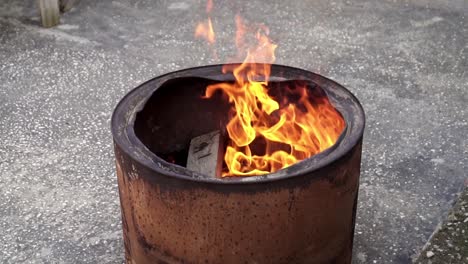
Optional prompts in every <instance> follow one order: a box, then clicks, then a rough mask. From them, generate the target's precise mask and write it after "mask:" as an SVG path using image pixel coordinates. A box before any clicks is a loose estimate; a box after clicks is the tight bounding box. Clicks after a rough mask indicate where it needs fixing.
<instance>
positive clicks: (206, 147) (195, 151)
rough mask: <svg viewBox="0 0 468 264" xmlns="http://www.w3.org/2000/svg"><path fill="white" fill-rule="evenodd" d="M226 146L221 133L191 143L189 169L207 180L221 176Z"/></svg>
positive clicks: (199, 138) (213, 133)
mask: <svg viewBox="0 0 468 264" xmlns="http://www.w3.org/2000/svg"><path fill="white" fill-rule="evenodd" d="M223 147H224V145H223V140H222V136H221V133H220V131H213V132H210V133H207V134H204V135H201V136H198V137H195V138H193V139H192V140H191V141H190V148H189V154H188V158H187V169H189V170H192V171H196V172H199V173H201V174H203V175H205V176H206V177H207V178H216V177H220V176H221V170H222V165H223V154H224V148H223Z"/></svg>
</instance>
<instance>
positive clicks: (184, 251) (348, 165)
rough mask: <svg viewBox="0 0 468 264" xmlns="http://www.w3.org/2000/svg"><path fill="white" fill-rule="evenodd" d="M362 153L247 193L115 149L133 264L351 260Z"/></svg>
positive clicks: (128, 252) (354, 151) (129, 259)
mask: <svg viewBox="0 0 468 264" xmlns="http://www.w3.org/2000/svg"><path fill="white" fill-rule="evenodd" d="M360 153H361V149H360V144H359V145H357V146H356V147H355V148H353V149H352V151H351V153H349V155H346V156H344V157H343V158H342V159H340V160H338V161H336V162H335V163H333V164H331V165H329V166H327V167H324V168H323V169H321V170H319V171H315V172H312V173H311V174H309V175H304V176H298V177H295V178H289V179H285V180H281V181H274V182H270V183H267V184H265V183H261V182H258V183H252V184H251V185H254V186H249V187H253V188H255V189H256V190H257V191H256V192H251V193H246V192H244V191H243V190H242V188H244V187H246V186H243V185H239V186H238V185H221V186H219V185H215V184H207V183H201V182H196V181H186V180H181V179H175V178H171V177H168V176H165V175H160V174H157V173H154V172H151V171H148V170H147V169H145V168H144V167H142V166H141V165H139V164H138V163H136V162H134V161H133V160H132V158H131V157H128V156H127V155H126V154H124V153H122V152H121V151H120V150H119V148H118V147H116V156H117V172H118V173H117V174H118V179H119V189H120V198H121V205H122V219H123V223H124V224H123V225H124V236H125V246H126V256H127V263H155V262H156V263H157V261H156V260H160V261H162V262H161V263H243V262H245V263H350V261H351V251H352V241H353V229H354V216H355V209H356V208H355V207H354V204H355V200H356V198H357V193H358V180H359V164H360ZM310 176H314V177H310ZM187 187H189V188H187Z"/></svg>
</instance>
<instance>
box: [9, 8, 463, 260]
mask: <svg viewBox="0 0 468 264" xmlns="http://www.w3.org/2000/svg"><path fill="white" fill-rule="evenodd" d="M203 2H204V1H199V0H196V1H195V0H177V1H169V0H159V1H150V0H128V1H124V0H117V1H93V0H81V1H79V3H78V4H77V5H76V6H75V7H74V8H73V9H72V10H71V11H70V12H68V13H66V14H64V15H63V16H62V17H61V25H60V26H58V27H56V28H52V29H44V28H41V27H40V26H39V21H40V19H39V17H38V14H37V8H36V6H34V5H33V3H34V1H21V0H3V1H1V2H0V142H1V144H0V173H1V174H0V262H1V263H121V262H122V261H123V245H122V239H121V226H120V209H119V201H118V192H117V181H116V176H115V172H114V162H113V152H112V137H111V134H110V129H109V120H110V116H111V113H112V110H113V108H114V106H115V105H116V103H117V102H118V101H119V99H120V98H121V97H122V96H123V95H124V94H125V93H126V92H128V91H129V90H130V89H132V88H134V87H135V86H137V85H138V84H140V83H141V82H143V81H145V80H148V79H150V78H151V77H154V76H156V75H160V74H162V73H165V72H169V71H173V70H176V69H182V68H186V67H191V66H198V65H205V64H210V63H217V62H223V61H224V58H226V57H229V56H228V55H229V54H230V52H232V50H233V48H232V30H233V16H234V14H233V13H235V12H236V11H239V12H240V13H241V14H243V16H244V17H245V18H247V19H249V20H250V21H254V22H263V23H265V24H266V25H268V26H269V28H270V31H271V37H272V38H273V39H274V40H275V41H276V42H277V43H278V45H279V47H278V52H277V58H278V61H277V62H278V63H280V64H286V65H292V66H296V67H301V68H305V69H308V70H312V71H315V72H318V73H321V74H323V75H325V76H327V77H330V78H332V79H334V80H336V81H338V82H340V83H342V84H343V85H345V86H347V87H348V88H349V89H350V90H351V91H352V92H354V93H355V94H356V95H357V97H358V98H359V99H360V100H361V102H362V104H363V106H364V108H365V111H366V114H367V128H366V132H365V142H364V145H363V163H362V175H361V187H360V198H359V208H358V219H357V227H356V236H355V254H354V261H355V262H356V263H408V262H410V258H411V256H413V255H415V254H417V253H418V251H419V250H420V249H421V248H422V247H423V245H424V244H425V243H426V241H427V239H428V238H429V236H430V235H431V234H432V233H433V231H434V229H435V228H436V226H437V225H438V223H439V222H440V221H441V220H442V219H443V218H444V217H445V215H446V214H447V212H448V211H449V209H450V207H451V205H452V204H453V199H454V197H455V196H456V193H457V192H459V191H460V190H461V188H462V186H463V181H464V180H465V179H466V178H467V177H468V175H467V170H468V137H467V136H466V134H467V132H468V110H467V105H468V89H467V83H468V76H467V73H466V69H467V66H468V65H467V42H466V37H467V36H468V34H467V33H468V23H467V17H466V14H468V10H467V5H468V4H467V2H466V0H450V1H449V0H431V1H429V0H381V1H374V0H356V1H328V0H310V1H305V0H304V1H279V0H273V1H257V0H252V1H237V2H236V1H214V2H215V8H214V13H215V14H214V15H213V16H214V17H213V20H214V26H215V30H216V31H217V32H221V33H219V35H218V42H217V44H216V45H215V46H216V48H217V50H218V54H221V55H224V56H220V57H221V60H220V61H217V60H214V59H211V54H212V52H211V51H210V49H209V48H207V46H206V44H205V43H204V42H202V41H199V40H195V39H194V38H193V30H194V27H195V23H196V21H199V20H201V19H203V18H204V17H205V14H204V3H203Z"/></svg>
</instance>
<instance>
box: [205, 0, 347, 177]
mask: <svg viewBox="0 0 468 264" xmlns="http://www.w3.org/2000/svg"><path fill="white" fill-rule="evenodd" d="M212 5H213V3H212V2H211V1H209V2H208V5H207V12H208V10H209V11H211V9H212V7H213V6H212ZM208 21H209V24H206V23H201V24H199V25H198V26H197V29H196V35H199V36H210V37H206V39H207V40H208V41H209V42H210V43H214V40H215V38H214V37H215V35H214V31H213V28H212V25H211V20H208ZM235 21H236V28H237V31H236V37H235V42H236V47H237V48H238V50H240V51H243V50H246V51H247V55H246V58H245V59H244V61H243V63H241V64H237V65H235V66H234V67H233V66H232V64H228V65H225V67H223V72H224V73H227V72H232V74H233V75H234V77H235V82H233V83H228V82H226V83H217V84H213V85H210V86H208V87H207V88H206V92H205V97H206V98H210V97H212V96H213V94H214V93H215V92H216V91H222V92H223V93H224V94H226V95H227V97H228V100H229V102H230V103H231V104H232V108H231V110H230V121H229V122H228V124H227V126H226V130H227V134H228V136H229V142H228V146H227V148H226V151H225V156H224V161H225V163H226V169H225V170H224V171H223V176H253V175H262V174H266V173H271V172H275V171H277V170H280V169H282V168H286V167H288V166H290V165H292V164H294V163H297V162H298V161H301V160H303V159H306V158H308V157H311V156H312V155H315V154H317V153H319V152H322V151H324V150H325V149H327V148H329V147H331V146H332V145H333V144H334V143H335V142H336V140H337V139H338V137H339V136H340V134H341V133H342V131H343V129H344V127H345V122H344V120H343V118H342V116H341V115H340V114H339V113H338V112H337V111H336V110H335V108H334V107H333V105H332V104H331V103H330V102H329V100H328V98H327V97H326V96H325V95H323V94H318V93H317V92H315V94H313V91H312V90H311V89H310V88H308V87H307V85H306V84H304V83H300V82H296V83H295V84H294V85H292V86H290V87H282V88H281V97H279V98H278V96H273V95H271V94H270V93H269V91H270V89H269V88H270V87H269V83H270V82H269V77H270V72H271V64H272V63H273V62H274V61H275V50H276V48H277V45H276V44H274V43H273V42H272V41H271V39H270V38H269V37H268V35H269V30H268V28H267V27H265V26H263V25H260V26H258V28H257V30H256V31H253V33H254V34H253V35H254V38H253V39H254V41H253V44H252V43H247V41H246V33H248V32H252V31H251V30H250V29H249V27H248V26H247V25H246V24H245V22H244V21H243V20H242V18H241V17H240V16H236V20H235ZM203 25H205V26H203ZM206 25H208V26H206ZM199 30H200V32H199ZM197 32H198V33H197ZM210 40H212V41H213V42H211V41H210Z"/></svg>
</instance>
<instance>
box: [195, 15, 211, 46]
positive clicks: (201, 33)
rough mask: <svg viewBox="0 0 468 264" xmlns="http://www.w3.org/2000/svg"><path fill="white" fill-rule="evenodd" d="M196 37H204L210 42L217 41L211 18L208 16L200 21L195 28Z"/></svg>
mask: <svg viewBox="0 0 468 264" xmlns="http://www.w3.org/2000/svg"><path fill="white" fill-rule="evenodd" d="M195 37H197V38H204V39H206V40H207V41H208V42H209V43H210V44H212V45H213V44H214V43H215V33H214V30H213V24H212V23H211V18H208V19H207V20H206V21H205V22H202V23H199V24H198V25H197V28H196V29H195Z"/></svg>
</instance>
